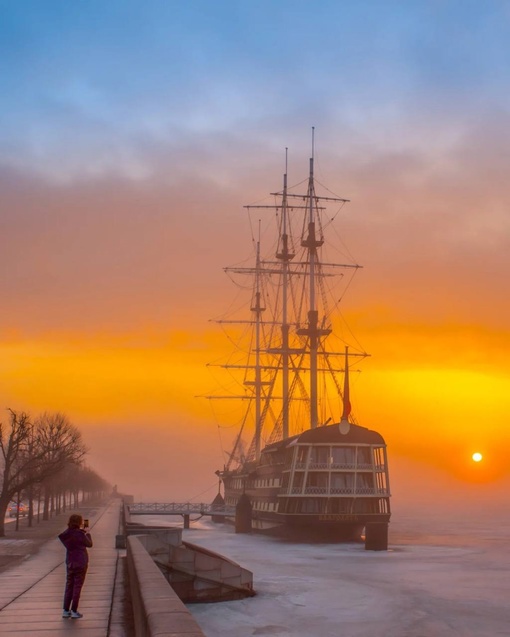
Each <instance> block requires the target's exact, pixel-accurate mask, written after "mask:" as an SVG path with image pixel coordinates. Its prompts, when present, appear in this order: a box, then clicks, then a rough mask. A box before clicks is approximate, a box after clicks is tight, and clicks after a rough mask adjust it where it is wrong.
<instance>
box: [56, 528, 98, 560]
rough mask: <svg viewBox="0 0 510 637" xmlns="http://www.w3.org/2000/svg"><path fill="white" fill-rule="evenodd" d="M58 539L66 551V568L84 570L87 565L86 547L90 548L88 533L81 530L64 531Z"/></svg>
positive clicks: (90, 540)
mask: <svg viewBox="0 0 510 637" xmlns="http://www.w3.org/2000/svg"><path fill="white" fill-rule="evenodd" d="M58 539H59V540H60V541H61V542H62V544H63V545H64V546H65V547H66V549H67V554H66V564H67V566H68V568H85V567H86V566H87V565H88V563H89V554H88V553H87V547H91V546H92V538H91V537H90V533H85V531H83V530H82V529H66V530H65V531H64V532H63V533H61V534H60V535H59V536H58Z"/></svg>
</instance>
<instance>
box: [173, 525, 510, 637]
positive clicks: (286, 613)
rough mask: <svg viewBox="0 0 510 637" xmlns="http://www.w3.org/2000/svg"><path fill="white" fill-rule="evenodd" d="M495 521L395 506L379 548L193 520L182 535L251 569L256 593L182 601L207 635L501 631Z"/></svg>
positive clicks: (506, 623)
mask: <svg viewBox="0 0 510 637" xmlns="http://www.w3.org/2000/svg"><path fill="white" fill-rule="evenodd" d="M445 519H446V520H447V523H445ZM495 520H496V518H495V519H494V521H491V520H490V519H489V518H488V517H487V516H486V515H480V516H478V517H474V518H471V519H467V518H462V516H460V515H459V516H450V517H447V518H441V517H437V518H436V519H431V518H430V516H424V515H423V514H422V517H421V518H420V517H419V516H418V517H416V516H413V515H409V516H408V517H404V516H402V515H400V516H397V517H394V521H393V522H392V524H391V527H390V528H391V530H390V550H389V551H388V552H372V551H365V550H364V546H363V545H362V544H301V543H300V544H297V543H289V542H284V541H281V540H276V539H273V538H268V537H264V536H260V535H248V536H247V535H236V534H235V533H234V532H233V530H232V528H231V527H229V526H224V525H219V526H218V525H213V524H211V523H210V522H200V523H199V527H198V528H192V529H190V530H189V531H185V532H184V535H183V538H184V539H186V540H187V541H189V542H193V543H195V544H200V545H202V546H205V547H207V548H210V549H211V550H214V551H217V552H219V553H221V554H223V555H225V556H227V557H230V558H231V559H233V560H235V561H237V562H239V563H240V564H241V565H242V566H244V567H245V568H248V569H250V570H251V571H253V575H254V586H255V589H256V591H257V595H256V596H255V597H253V598H248V599H245V600H241V601H234V602H223V603H217V604H203V605H200V604H194V605H190V610H191V611H192V613H193V615H194V616H195V618H196V619H197V621H198V622H199V624H200V625H201V627H202V629H203V631H204V633H205V635H207V637H251V636H252V635H269V636H275V635H276V636H277V635H282V636H284V635H292V636H293V637H496V636H505V637H508V636H509V635H510V604H509V600H510V570H509V566H510V558H509V553H508V546H507V545H508V537H509V530H510V520H509V519H508V518H507V519H506V521H502V520H501V517H499V518H498V519H497V523H496V522H495Z"/></svg>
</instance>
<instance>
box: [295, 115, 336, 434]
mask: <svg viewBox="0 0 510 637" xmlns="http://www.w3.org/2000/svg"><path fill="white" fill-rule="evenodd" d="M314 134H315V128H314V127H312V156H311V157H310V174H309V178H308V191H307V195H306V197H307V204H308V212H307V217H308V235H307V236H306V238H303V239H302V241H301V245H302V246H303V247H304V248H306V249H307V251H308V264H309V273H308V274H309V295H308V325H307V327H306V328H304V329H300V330H298V334H302V335H304V336H308V340H309V347H310V428H311V429H315V428H316V427H317V425H318V424H319V415H318V392H317V353H318V348H319V337H320V336H325V335H327V334H329V333H330V331H331V330H324V329H319V327H318V324H319V313H318V311H317V307H316V299H315V282H316V281H315V280H316V276H317V272H318V266H319V262H318V256H317V248H319V247H320V246H321V245H322V244H323V243H324V241H323V240H322V239H320V238H319V239H317V233H316V228H315V221H316V215H315V206H316V196H315V183H314V166H313V161H314Z"/></svg>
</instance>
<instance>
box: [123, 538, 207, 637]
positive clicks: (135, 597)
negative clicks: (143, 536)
mask: <svg viewBox="0 0 510 637" xmlns="http://www.w3.org/2000/svg"><path fill="white" fill-rule="evenodd" d="M127 563H128V573H129V584H130V589H131V599H132V603H133V614H134V620H135V632H136V637H153V636H155V635H157V637H165V636H166V635H167V636H168V637H176V635H185V637H204V633H203V632H202V630H201V628H200V626H199V625H198V624H197V623H196V621H195V619H194V618H193V616H192V615H191V613H190V612H189V610H188V609H187V608H186V606H185V605H184V604H183V603H182V602H181V600H180V599H179V597H178V596H177V594H176V593H175V592H174V590H173V589H172V587H171V586H170V584H169V583H168V582H167V581H166V579H165V578H164V576H163V574H162V573H161V571H160V570H159V568H158V567H157V565H156V564H155V563H154V561H153V559H152V557H151V556H150V555H149V553H148V552H147V551H146V549H145V547H144V546H143V545H142V543H141V541H140V538H138V537H137V536H136V535H132V536H130V537H128V538H127Z"/></svg>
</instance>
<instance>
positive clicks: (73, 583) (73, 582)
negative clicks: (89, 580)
mask: <svg viewBox="0 0 510 637" xmlns="http://www.w3.org/2000/svg"><path fill="white" fill-rule="evenodd" d="M86 574H87V567H86V566H85V567H83V568H72V567H70V566H68V567H67V577H66V590H65V593H64V610H78V604H79V602H80V593H81V589H82V587H83V583H84V582H85V575H86Z"/></svg>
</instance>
